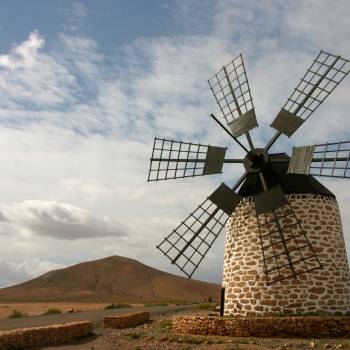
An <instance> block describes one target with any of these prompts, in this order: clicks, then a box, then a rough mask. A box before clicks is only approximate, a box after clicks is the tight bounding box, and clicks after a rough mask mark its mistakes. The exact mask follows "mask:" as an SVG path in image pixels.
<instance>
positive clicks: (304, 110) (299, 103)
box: [267, 51, 350, 149]
mask: <svg viewBox="0 0 350 350" xmlns="http://www.w3.org/2000/svg"><path fill="white" fill-rule="evenodd" d="M349 70H350V61H349V60H346V59H344V58H342V57H341V56H336V55H333V54H331V53H327V52H324V51H321V52H320V53H319V55H318V56H317V57H316V59H315V60H314V61H313V63H312V64H311V66H310V68H309V69H308V70H307V71H306V73H305V75H304V76H303V78H302V79H301V81H300V83H299V85H298V86H297V87H296V88H295V89H294V91H293V93H292V94H291V96H290V97H289V98H288V99H287V102H286V103H285V104H284V106H283V108H282V109H281V111H280V112H279V113H278V114H277V116H276V118H275V120H274V121H273V122H272V124H271V126H272V127H273V128H275V129H276V130H277V131H278V133H277V134H276V135H275V136H274V137H273V139H272V140H271V141H270V142H269V143H268V146H267V149H269V148H270V147H271V146H272V144H273V143H274V142H275V141H276V139H277V138H278V137H279V135H280V134H281V133H282V134H285V135H287V136H288V137H290V136H292V135H293V134H294V132H295V131H296V130H297V129H298V128H299V127H300V126H301V125H302V124H303V123H304V121H305V120H307V119H308V118H309V117H310V115H311V114H312V113H313V112H315V110H316V109H317V108H318V107H319V106H320V105H321V103H322V102H323V101H324V100H325V99H326V98H327V97H328V96H329V95H330V94H331V93H332V91H333V90H334V89H335V88H336V87H337V86H338V85H339V84H340V82H341V81H342V80H343V79H344V78H345V76H346V75H347V74H348V73H349Z"/></svg>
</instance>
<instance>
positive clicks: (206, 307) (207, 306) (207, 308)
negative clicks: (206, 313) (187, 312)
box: [198, 303, 216, 311]
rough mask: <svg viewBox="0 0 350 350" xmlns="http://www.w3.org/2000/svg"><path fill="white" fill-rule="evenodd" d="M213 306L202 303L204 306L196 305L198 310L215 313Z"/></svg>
mask: <svg viewBox="0 0 350 350" xmlns="http://www.w3.org/2000/svg"><path fill="white" fill-rule="evenodd" d="M215 307H216V305H215V304H211V303H204V304H198V309H199V310H210V311H215Z"/></svg>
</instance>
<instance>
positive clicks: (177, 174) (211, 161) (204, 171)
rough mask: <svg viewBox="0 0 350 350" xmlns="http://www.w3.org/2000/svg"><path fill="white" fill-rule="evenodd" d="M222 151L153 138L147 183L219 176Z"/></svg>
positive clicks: (223, 154)
mask: <svg viewBox="0 0 350 350" xmlns="http://www.w3.org/2000/svg"><path fill="white" fill-rule="evenodd" d="M225 154H226V148H224V147H214V146H209V145H201V144H196V143H191V142H182V141H174V140H166V139H159V138H157V137H156V138H155V139H154V144H153V151H152V157H151V164H150V169H149V173H148V181H158V180H167V179H177V178H184V177H193V176H202V175H212V174H220V173H221V172H222V167H223V163H224V159H225Z"/></svg>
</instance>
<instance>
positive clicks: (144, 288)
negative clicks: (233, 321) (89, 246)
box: [0, 256, 220, 302]
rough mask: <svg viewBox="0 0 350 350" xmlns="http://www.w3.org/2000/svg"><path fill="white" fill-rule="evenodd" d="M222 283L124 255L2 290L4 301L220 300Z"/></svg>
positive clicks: (1, 299) (67, 269) (77, 266)
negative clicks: (152, 265) (182, 275)
mask: <svg viewBox="0 0 350 350" xmlns="http://www.w3.org/2000/svg"><path fill="white" fill-rule="evenodd" d="M219 296H220V286H219V285H217V284H211V283H206V282H201V281H197V280H192V279H187V278H184V277H179V276H175V275H172V274H170V273H166V272H163V271H160V270H157V269H154V268H152V267H149V266H146V265H144V264H142V263H140V262H138V261H136V260H133V259H129V258H124V257H121V256H111V257H108V258H104V259H100V260H94V261H88V262H83V263H80V264H77V265H73V266H69V267H66V268H64V269H59V270H53V271H50V272H47V273H46V274H44V275H42V276H40V277H37V278H34V279H32V280H30V281H27V282H24V283H21V284H17V285H15V286H11V287H7V288H2V289H0V301H1V302H10V301H16V302H18V301H38V302H39V301H40V302H42V301H85V302H86V301H104V302H105V301H113V302H115V301H129V302H143V301H176V300H178V301H180V300H181V301H201V300H204V298H205V297H212V298H213V300H219Z"/></svg>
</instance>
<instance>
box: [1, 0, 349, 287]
mask: <svg viewBox="0 0 350 350" xmlns="http://www.w3.org/2000/svg"><path fill="white" fill-rule="evenodd" d="M1 5H2V7H1V13H0V140H1V149H0V162H1V164H2V172H1V173H0V191H1V193H2V197H1V198H2V199H1V202H0V210H1V213H2V214H3V217H5V218H6V220H2V221H0V239H1V242H2V245H1V246H0V286H5V285H9V284H11V283H15V282H19V281H23V280H25V279H28V278H32V277H34V276H36V275H38V274H41V273H44V272H46V271H47V270H48V269H51V268H55V267H61V266H67V265H70V264H73V263H77V262H80V261H84V260H92V259H98V258H102V257H105V256H109V255H112V254H117V255H124V256H129V257H131V258H135V259H138V260H140V261H142V262H144V263H146V264H149V265H151V266H154V267H157V268H160V269H164V270H167V271H170V272H172V273H178V271H177V270H176V269H175V268H172V267H171V266H169V264H168V261H167V260H166V259H164V257H163V256H161V254H158V252H157V251H156V250H155V248H154V247H155V245H156V244H158V243H159V241H160V240H161V239H162V237H163V236H164V235H167V234H168V233H170V232H171V230H172V229H173V228H174V227H175V226H177V224H178V223H179V221H181V220H183V219H184V218H185V217H186V216H187V215H188V213H189V212H190V211H191V210H193V209H194V208H195V207H196V206H197V204H198V203H200V202H202V200H203V199H204V198H205V197H206V196H207V195H208V194H210V193H211V192H212V191H213V190H214V189H215V188H216V187H217V186H218V184H219V183H221V182H222V181H223V180H224V181H226V182H227V183H228V184H230V183H233V182H234V181H235V179H236V178H237V176H238V175H239V174H240V173H241V170H242V169H241V168H240V167H239V166H232V165H231V166H227V169H226V168H225V169H224V170H225V173H224V175H223V176H213V177H203V178H195V179H187V180H179V181H177V182H176V181H171V182H169V183H168V182H163V183H147V182H146V179H147V170H148V166H149V164H148V160H149V157H150V152H151V148H152V142H153V137H154V136H159V137H171V138H172V137H174V138H178V139H182V140H184V141H186V140H189V141H193V142H195V141H200V142H202V143H210V144H213V145H218V146H225V145H227V146H230V153H231V154H232V155H234V156H235V157H238V156H240V151H239V150H238V149H237V147H236V146H234V145H232V143H231V142H230V140H229V139H227V138H226V137H225V136H223V134H222V132H221V131H220V130H219V129H218V128H217V127H216V125H215V124H214V123H213V122H212V121H210V120H209V117H208V116H209V114H210V113H211V112H215V113H218V111H217V107H216V106H215V102H214V99H213V98H212V96H211V94H210V91H209V88H208V86H207V79H208V77H209V76H211V75H212V74H213V73H215V72H216V71H217V70H218V69H219V68H220V67H221V66H222V64H224V63H226V62H228V61H229V60H230V59H231V58H233V57H234V56H236V55H238V54H239V53H240V52H243V55H244V60H245V63H246V67H247V73H248V78H249V81H250V87H251V89H252V95H253V99H254V104H255V108H256V111H257V117H258V121H259V129H257V130H254V132H253V137H254V138H255V140H256V143H257V144H258V145H261V146H262V145H263V144H264V142H266V140H267V139H269V138H270V137H271V135H272V134H273V131H272V129H271V128H270V127H269V124H270V123H271V121H272V120H273V118H274V116H275V115H276V114H277V112H278V111H279V109H280V108H281V106H282V105H283V104H284V102H285V99H286V98H287V96H288V95H289V94H290V93H291V91H292V89H293V88H294V87H295V86H296V85H297V83H298V81H299V79H300V78H301V76H302V74H303V73H304V71H305V69H306V68H307V67H308V66H309V65H310V63H311V61H312V59H313V58H314V57H315V56H316V55H317V54H318V52H319V50H320V49H325V50H328V51H330V52H333V53H339V54H341V55H343V56H344V57H347V58H349V57H350V48H349V45H348V38H349V34H350V21H349V18H350V16H349V12H350V9H349V3H348V1H347V0H339V1H337V2H332V5H331V8H330V2H329V1H322V0H321V1H320V0H319V1H316V0H310V1H300V0H299V1H294V0H293V1H271V0H263V1H249V2H248V1H242V0H218V1H211V0H206V1H201V2H199V1H194V0H188V1H176V0H174V1H132V0H130V1H92V0H91V1H32V2H29V1H2V3H1ZM349 92H350V81H349V79H347V80H346V81H344V82H343V83H342V86H341V87H339V88H338V89H337V90H336V91H335V92H334V94H332V96H331V97H330V98H329V99H328V100H327V101H326V102H325V104H324V105H323V106H321V107H320V109H319V110H318V111H317V113H315V115H313V116H312V118H310V120H308V122H307V123H305V126H303V129H302V130H301V131H298V132H297V133H296V134H295V136H293V138H292V139H287V138H281V139H280V141H279V143H278V145H276V148H275V150H276V151H281V150H286V151H288V152H290V147H291V146H292V145H294V144H297V145H307V144H312V143H319V142H326V141H337V140H339V139H343V140H345V139H349V136H350V135H349V132H348V130H350V128H349V127H350V119H349V117H348V110H349V101H348V100H349V98H348V96H349ZM277 146H278V147H277ZM322 182H323V183H324V184H325V185H326V186H328V187H329V188H330V189H331V190H332V191H334V192H335V193H336V194H337V197H338V200H339V203H340V206H341V210H342V215H343V222H344V228H345V239H346V241H347V243H348V242H350V236H349V234H350V230H348V229H347V227H348V226H349V224H350V220H349V218H348V217H347V216H346V215H345V213H346V212H347V211H348V210H349V209H350V195H349V184H347V183H346V182H345V181H333V180H332V181H328V180H322ZM223 251H224V234H222V235H221V237H220V238H219V239H218V241H217V243H216V244H215V245H214V248H213V249H212V251H211V252H210V254H209V255H208V257H207V258H206V260H205V261H204V263H203V266H202V267H201V268H200V269H199V270H198V272H197V273H196V274H195V276H194V277H195V278H201V279H205V280H209V281H215V282H220V281H221V274H222V260H223Z"/></svg>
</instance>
